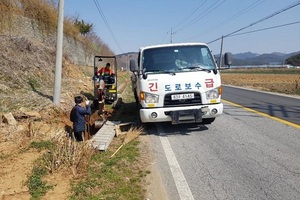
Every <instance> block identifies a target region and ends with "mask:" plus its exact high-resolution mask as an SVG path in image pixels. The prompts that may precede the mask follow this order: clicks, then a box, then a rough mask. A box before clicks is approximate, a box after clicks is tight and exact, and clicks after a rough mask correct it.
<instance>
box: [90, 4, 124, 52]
mask: <svg viewBox="0 0 300 200" xmlns="http://www.w3.org/2000/svg"><path fill="white" fill-rule="evenodd" d="M94 3H95V5H96V7H97V10H98V12H99V14H100V15H101V18H102V20H103V21H104V24H105V26H106V28H107V29H108V31H109V32H110V34H111V36H112V37H113V40H114V41H115V43H116V44H117V46H118V48H119V50H120V51H121V53H123V50H122V49H121V47H120V45H119V43H118V41H117V40H116V37H115V35H114V33H113V31H112V30H111V28H110V26H109V24H108V21H107V19H106V17H105V15H104V13H103V11H102V9H101V6H100V5H99V2H98V0H94Z"/></svg>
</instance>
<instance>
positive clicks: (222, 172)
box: [146, 88, 300, 200]
mask: <svg viewBox="0 0 300 200" xmlns="http://www.w3.org/2000/svg"><path fill="white" fill-rule="evenodd" d="M224 92H226V88H225V90H224ZM238 92H239V94H241V93H242V92H241V91H238ZM228 95H229V93H228ZM250 97H251V98H250ZM253 98H254V95H253V94H252V95H250V96H249V98H248V99H253ZM270 98H271V97H270ZM280 98H281V97H280ZM236 99H241V100H240V101H241V102H244V100H242V98H237V97H236ZM246 99H247V98H246ZM254 99H255V98H254ZM271 99H272V100H273V101H272V102H271V103H270V102H268V101H267V100H263V102H264V103H265V104H264V106H262V105H261V103H260V104H258V103H251V102H250V101H249V100H248V101H246V103H247V102H248V103H247V104H250V105H252V107H253V108H254V107H255V106H256V107H259V108H261V109H262V110H267V112H269V113H270V112H271V111H272V112H273V113H277V112H278V113H283V111H282V110H281V112H280V111H277V110H278V109H277V108H278V107H280V106H278V105H277V104H276V102H280V101H279V100H276V98H275V97H273V98H271ZM236 103H238V102H236ZM281 104H282V103H281ZM268 105H269V106H268ZM270 105H272V108H270ZM282 105H283V106H284V110H287V111H289V108H287V107H285V104H282ZM296 106H298V107H297V108H298V110H299V105H296ZM266 108H269V109H266ZM288 116H289V114H288ZM146 131H147V132H148V134H149V138H150V139H151V140H152V150H151V151H152V153H153V155H154V157H155V161H156V162H155V165H156V167H157V168H158V170H159V172H160V174H161V178H162V182H163V184H164V187H165V189H166V191H167V193H168V199H172V200H189V199H191V200H193V199H195V200H201V199H204V200H215V199H218V200H220V199H228V200H240V199H247V200H254V199H255V200H257V199H259V200H261V199H266V200H269V199H275V200H279V199H280V200H281V199H282V200H292V199H293V200H296V199H297V200H298V199H300V153H299V152H300V129H298V128H295V127H293V126H288V125H286V124H284V123H281V122H278V121H276V120H273V119H271V118H268V117H265V116H262V115H260V114H259V113H254V112H249V111H247V110H245V109H243V108H240V107H236V106H233V105H231V104H227V103H224V114H223V115H222V116H220V117H219V118H217V119H216V120H215V122H213V123H212V124H210V125H207V126H203V125H195V124H183V125H176V126H172V125H170V124H169V123H158V124H154V125H151V126H147V128H146Z"/></svg>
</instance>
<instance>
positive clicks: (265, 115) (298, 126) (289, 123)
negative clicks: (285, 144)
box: [222, 99, 300, 129]
mask: <svg viewBox="0 0 300 200" xmlns="http://www.w3.org/2000/svg"><path fill="white" fill-rule="evenodd" d="M222 102H225V103H228V104H230V105H232V106H236V107H239V108H242V109H244V110H247V111H249V112H253V113H256V114H259V115H261V116H264V117H267V118H270V119H273V120H276V121H278V122H281V123H283V124H286V125H289V126H292V127H294V128H298V129H300V125H298V124H294V123H292V122H289V121H286V120H283V119H279V118H277V117H274V116H271V115H268V114H266V113H263V112H259V111H257V110H253V109H250V108H246V107H244V106H242V105H239V104H236V103H233V102H231V101H226V100H224V99H222Z"/></svg>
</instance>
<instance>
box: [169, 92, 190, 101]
mask: <svg viewBox="0 0 300 200" xmlns="http://www.w3.org/2000/svg"><path fill="white" fill-rule="evenodd" d="M171 99H172V100H181V99H194V93H188V94H174V95H171Z"/></svg>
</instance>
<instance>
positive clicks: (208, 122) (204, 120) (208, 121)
mask: <svg viewBox="0 0 300 200" xmlns="http://www.w3.org/2000/svg"><path fill="white" fill-rule="evenodd" d="M215 119H216V118H205V119H202V124H211V123H213V122H214V121H215Z"/></svg>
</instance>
